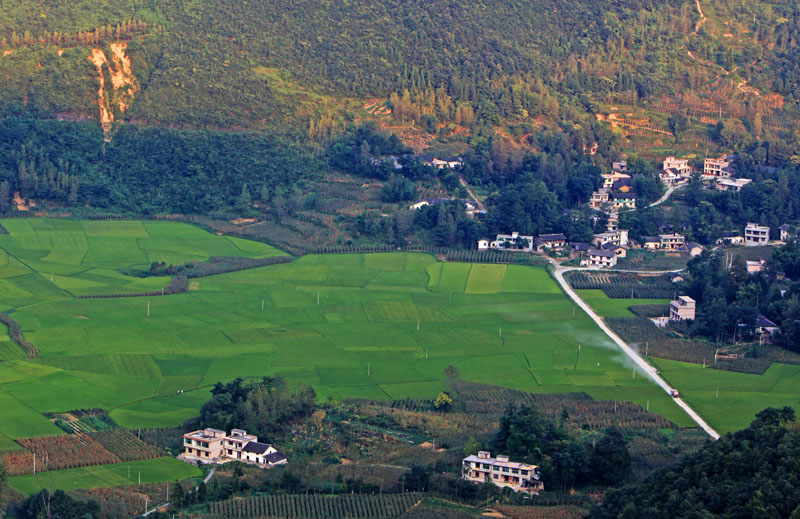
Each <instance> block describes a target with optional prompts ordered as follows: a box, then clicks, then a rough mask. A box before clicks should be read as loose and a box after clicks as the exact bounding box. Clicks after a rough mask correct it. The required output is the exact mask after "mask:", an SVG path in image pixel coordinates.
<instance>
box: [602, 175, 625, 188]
mask: <svg viewBox="0 0 800 519" xmlns="http://www.w3.org/2000/svg"><path fill="white" fill-rule="evenodd" d="M600 176H601V177H602V178H603V187H608V188H610V187H612V186H613V185H614V182H617V181H618V180H624V179H628V178H631V176H630V175H628V174H627V173H620V172H618V171H612V172H611V173H603V174H602V175H600Z"/></svg>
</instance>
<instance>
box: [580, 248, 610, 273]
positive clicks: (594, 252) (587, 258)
mask: <svg viewBox="0 0 800 519" xmlns="http://www.w3.org/2000/svg"><path fill="white" fill-rule="evenodd" d="M616 265H617V254H616V253H615V252H614V251H610V250H603V249H597V248H595V247H591V248H590V249H589V250H588V251H587V252H586V253H585V254H584V256H583V259H582V260H581V266H583V267H601V268H608V267H615V266H616Z"/></svg>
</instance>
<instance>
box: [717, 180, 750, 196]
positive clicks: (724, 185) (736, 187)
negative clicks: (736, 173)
mask: <svg viewBox="0 0 800 519" xmlns="http://www.w3.org/2000/svg"><path fill="white" fill-rule="evenodd" d="M752 181H753V180H752V179H749V178H724V177H722V178H717V179H716V182H715V187H716V188H717V191H734V192H736V193H738V192H739V191H741V190H742V188H743V187H744V186H746V185H747V184H749V183H750V182H752Z"/></svg>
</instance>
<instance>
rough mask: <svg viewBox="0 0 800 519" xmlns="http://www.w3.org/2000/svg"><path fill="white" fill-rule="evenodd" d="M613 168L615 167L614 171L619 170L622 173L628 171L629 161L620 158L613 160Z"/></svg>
mask: <svg viewBox="0 0 800 519" xmlns="http://www.w3.org/2000/svg"><path fill="white" fill-rule="evenodd" d="M611 169H613V170H614V171H619V172H620V173H626V172H627V171H628V162H627V161H625V160H618V161H616V162H612V163H611Z"/></svg>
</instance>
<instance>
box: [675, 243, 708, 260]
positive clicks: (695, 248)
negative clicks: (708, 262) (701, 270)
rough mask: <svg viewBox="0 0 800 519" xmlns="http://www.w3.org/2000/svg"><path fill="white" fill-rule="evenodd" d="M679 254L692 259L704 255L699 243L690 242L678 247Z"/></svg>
mask: <svg viewBox="0 0 800 519" xmlns="http://www.w3.org/2000/svg"><path fill="white" fill-rule="evenodd" d="M678 252H680V253H681V254H688V255H689V256H691V257H693V258H694V257H695V256H699V255H700V254H702V253H703V246H702V245H700V244H699V243H694V242H689V243H686V244H685V245H681V246H680V247H678Z"/></svg>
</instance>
